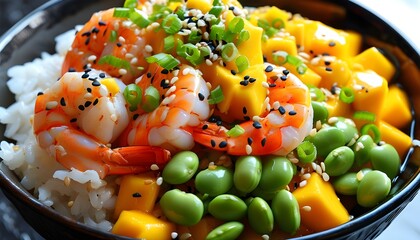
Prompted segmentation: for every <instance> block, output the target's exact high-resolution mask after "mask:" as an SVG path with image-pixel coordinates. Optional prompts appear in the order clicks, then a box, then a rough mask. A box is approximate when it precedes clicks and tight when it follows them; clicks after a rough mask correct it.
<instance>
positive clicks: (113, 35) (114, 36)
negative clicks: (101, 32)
mask: <svg viewBox="0 0 420 240" xmlns="http://www.w3.org/2000/svg"><path fill="white" fill-rule="evenodd" d="M117 37H118V34H117V31H115V30H112V31H111V34H110V35H109V41H110V42H112V43H113V42H115V41H116V40H117Z"/></svg>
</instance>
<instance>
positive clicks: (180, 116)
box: [120, 64, 211, 152]
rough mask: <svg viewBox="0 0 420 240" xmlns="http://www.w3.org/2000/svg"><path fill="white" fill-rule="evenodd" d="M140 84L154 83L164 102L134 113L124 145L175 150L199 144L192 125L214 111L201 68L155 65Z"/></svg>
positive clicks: (141, 85)
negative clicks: (150, 108) (143, 111)
mask: <svg viewBox="0 0 420 240" xmlns="http://www.w3.org/2000/svg"><path fill="white" fill-rule="evenodd" d="M137 85H138V86H139V87H140V88H142V89H145V88H146V87H147V86H150V85H151V86H154V87H155V88H156V89H158V91H159V93H160V95H161V96H162V101H161V102H160V105H159V106H158V107H157V108H156V109H154V110H153V111H152V112H150V113H143V114H142V113H140V114H139V113H135V114H134V121H132V122H131V124H130V126H129V127H128V128H127V131H126V132H125V133H124V134H123V135H122V137H121V139H120V145H150V146H160V147H163V148H165V149H168V150H170V151H171V152H174V151H178V150H189V149H192V148H193V147H194V145H195V142H194V139H193V136H192V128H195V127H196V126H198V125H199V124H200V123H201V122H203V121H205V120H206V119H208V118H209V116H210V113H211V109H210V105H209V103H208V101H207V99H208V97H209V95H210V91H209V88H208V86H207V84H206V81H205V80H204V79H203V78H202V77H201V73H200V71H198V70H195V69H194V68H192V67H190V66H187V65H181V66H180V67H179V69H177V70H174V71H167V70H166V69H163V68H162V67H160V66H158V65H156V64H151V65H150V68H149V70H148V72H147V73H146V74H144V75H143V76H142V77H141V78H139V79H138V81H137Z"/></svg>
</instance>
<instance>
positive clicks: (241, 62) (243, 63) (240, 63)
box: [235, 55, 249, 72]
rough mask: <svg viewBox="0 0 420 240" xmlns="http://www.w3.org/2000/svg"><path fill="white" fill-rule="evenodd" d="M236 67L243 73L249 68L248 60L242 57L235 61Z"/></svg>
mask: <svg viewBox="0 0 420 240" xmlns="http://www.w3.org/2000/svg"><path fill="white" fill-rule="evenodd" d="M235 64H236V67H237V68H238V72H243V71H245V70H246V69H248V67H249V61H248V58H247V57H246V56H244V55H241V56H239V57H237V58H236V59H235Z"/></svg>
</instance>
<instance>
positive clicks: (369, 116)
mask: <svg viewBox="0 0 420 240" xmlns="http://www.w3.org/2000/svg"><path fill="white" fill-rule="evenodd" d="M353 118H354V119H358V120H366V121H370V122H374V121H375V119H376V116H375V114H374V113H371V112H368V111H356V112H354V114H353Z"/></svg>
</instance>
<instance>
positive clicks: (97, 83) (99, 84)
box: [92, 81, 101, 87]
mask: <svg viewBox="0 0 420 240" xmlns="http://www.w3.org/2000/svg"><path fill="white" fill-rule="evenodd" d="M92 86H95V87H99V86H101V83H100V82H98V81H93V82H92Z"/></svg>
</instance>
